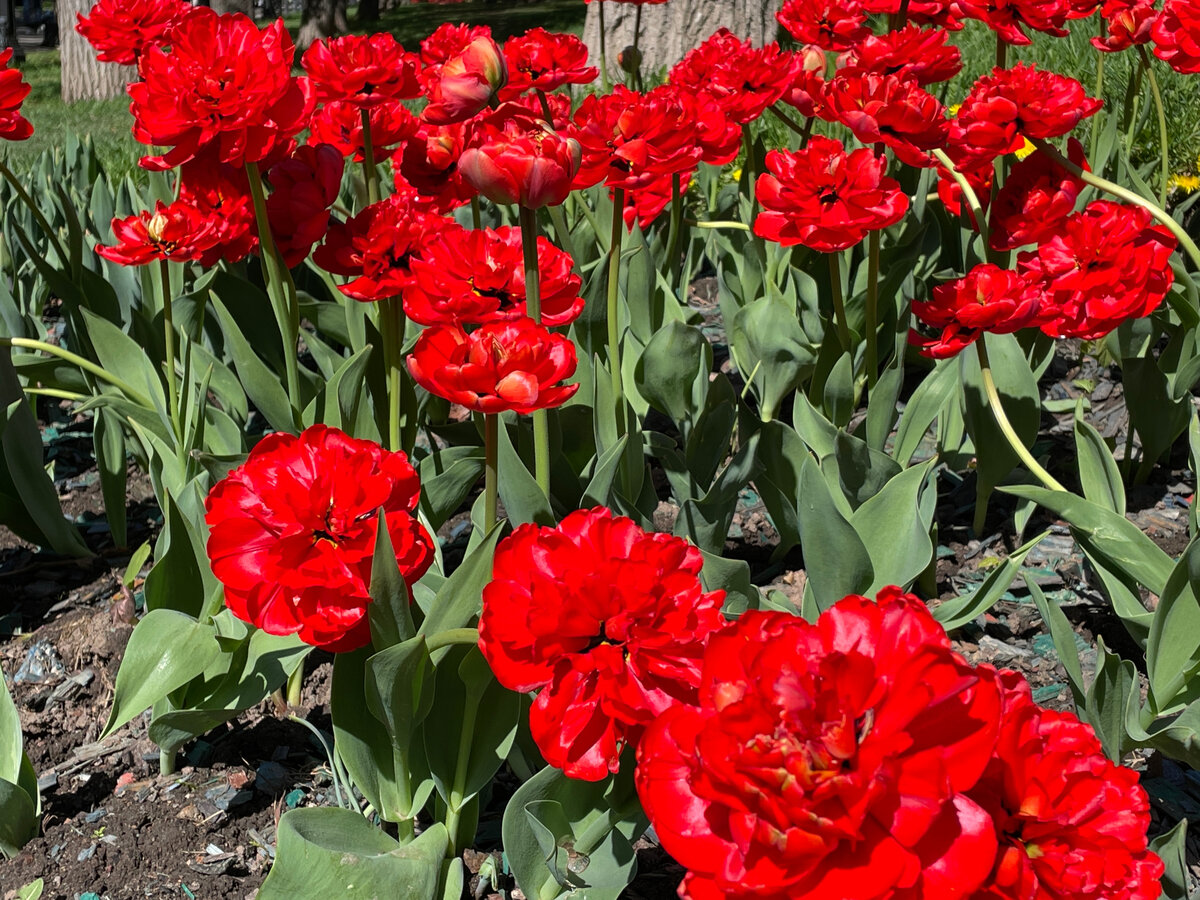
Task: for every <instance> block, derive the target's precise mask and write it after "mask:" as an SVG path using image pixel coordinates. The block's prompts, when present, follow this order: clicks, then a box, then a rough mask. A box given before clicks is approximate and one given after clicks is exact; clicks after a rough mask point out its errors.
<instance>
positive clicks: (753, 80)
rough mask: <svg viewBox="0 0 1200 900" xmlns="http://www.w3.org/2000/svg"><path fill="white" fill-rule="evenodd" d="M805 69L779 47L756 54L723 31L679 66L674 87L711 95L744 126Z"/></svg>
mask: <svg viewBox="0 0 1200 900" xmlns="http://www.w3.org/2000/svg"><path fill="white" fill-rule="evenodd" d="M801 65H803V62H802V60H801V59H800V58H799V57H797V56H796V55H795V54H793V53H788V52H785V51H782V50H780V49H779V45H778V44H775V43H770V44H767V46H765V47H762V48H761V49H755V48H754V47H752V46H751V45H750V42H749V41H742V40H740V39H739V38H738V37H737V36H736V35H735V34H733V33H731V32H730V31H729V30H728V29H725V28H721V29H718V30H717V31H716V32H715V33H714V34H713V35H712V37H710V38H709V39H708V40H706V41H705V42H704V43H703V44H701V45H700V46H699V47H696V48H695V49H694V50H691V51H689V52H688V53H687V55H686V56H684V57H683V59H682V60H680V61H679V62H678V63H676V64H675V66H674V67H673V68H672V69H671V73H670V82H671V84H674V85H677V86H678V87H682V88H685V89H687V90H689V91H692V92H695V93H702V94H708V95H709V96H711V97H712V98H713V99H714V100H716V102H717V105H718V106H719V107H720V109H721V111H722V112H723V113H724V114H725V115H726V116H727V117H728V118H729V120H730V121H731V122H733V123H735V124H737V125H744V124H745V123H747V122H749V121H751V120H753V119H757V118H758V117H759V116H761V115H762V114H763V112H764V111H765V110H766V108H767V107H768V106H771V105H772V104H774V103H775V102H776V101H777V100H779V98H780V97H782V96H783V93H784V91H786V90H787V89H788V87H789V85H790V84H791V82H792V81H793V80H794V79H795V77H796V73H797V71H798V70H799V68H800V66H801Z"/></svg>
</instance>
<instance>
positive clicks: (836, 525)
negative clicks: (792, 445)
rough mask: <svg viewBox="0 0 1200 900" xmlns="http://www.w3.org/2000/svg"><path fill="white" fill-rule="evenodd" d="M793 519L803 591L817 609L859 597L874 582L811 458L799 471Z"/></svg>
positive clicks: (862, 552)
mask: <svg viewBox="0 0 1200 900" xmlns="http://www.w3.org/2000/svg"><path fill="white" fill-rule="evenodd" d="M797 520H798V524H799V529H800V549H801V551H802V552H803V553H804V571H805V573H806V574H807V576H808V583H807V587H806V590H808V591H811V592H812V596H813V599H814V600H815V602H816V605H817V608H818V609H819V610H821V611H824V610H827V609H829V608H830V607H831V606H833V604H835V603H836V602H837V601H839V600H841V599H842V598H843V597H845V596H846V595H847V594H861V593H862V592H863V591H865V590H867V589H868V588H869V587H870V586H871V583H872V581H874V569H873V568H872V566H871V557H870V554H869V553H868V552H867V548H866V547H865V546H863V542H862V540H861V539H860V538H859V536H858V534H857V533H856V532H855V530H854V526H852V525H851V524H850V523H849V522H847V521H846V519H845V518H844V517H843V516H842V514H841V513H840V512H839V511H838V509H837V506H836V505H835V504H834V502H833V497H832V496H831V495H830V493H829V487H828V486H827V485H826V483H825V478H824V477H823V476H822V475H821V471H820V469H819V468H818V467H817V463H816V460H814V459H813V458H812V457H811V456H808V457H806V458H805V460H804V463H803V464H802V466H801V468H800V485H799V496H798V497H797Z"/></svg>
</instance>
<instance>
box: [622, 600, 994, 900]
mask: <svg viewBox="0 0 1200 900" xmlns="http://www.w3.org/2000/svg"><path fill="white" fill-rule="evenodd" d="M1000 708H1001V704H1000V693H999V690H998V688H997V685H996V679H995V676H994V675H993V674H992V673H991V672H990V671H988V670H972V669H971V667H970V666H969V665H968V664H967V663H966V662H965V661H963V660H962V658H961V657H959V656H957V655H956V654H955V653H954V652H953V651H952V650H951V649H950V641H949V639H948V638H947V637H946V633H945V631H943V630H942V628H941V626H940V625H938V623H937V622H935V621H934V620H933V617H932V616H931V615H930V614H929V612H928V610H927V609H926V608H925V606H924V604H923V603H921V602H920V601H919V600H917V599H916V598H915V597H912V596H909V595H903V594H901V593H900V591H899V589H898V588H890V589H887V590H885V591H883V592H882V593H881V594H880V596H879V600H878V602H877V603H876V602H873V601H871V600H868V599H867V598H865V597H847V598H846V599H845V600H842V601H841V602H840V603H838V604H837V605H836V606H834V607H833V608H832V609H831V610H829V611H827V612H826V613H824V614H823V615H822V616H821V617H820V619H819V620H818V621H817V623H816V624H809V623H807V622H805V621H804V620H802V619H800V618H797V617H796V616H792V615H788V614H786V613H774V612H771V613H767V612H748V613H745V614H744V615H743V616H742V617H741V618H740V619H739V620H738V621H737V622H736V623H735V624H734V625H732V626H731V627H730V628H729V629H728V630H726V631H724V632H722V633H719V634H717V635H714V636H713V637H711V638H710V639H709V643H708V649H707V652H706V653H705V654H704V660H703V669H702V675H701V680H700V696H699V701H698V702H697V703H696V704H695V705H691V706H685V705H679V706H675V707H673V708H671V709H668V710H667V711H665V712H664V713H663V714H661V715H660V716H659V717H658V718H657V719H656V721H655V722H654V723H653V724H651V725H650V727H649V728H648V729H647V731H646V734H645V736H644V737H643V738H642V742H641V744H640V746H639V747H638V769H637V786H638V794H639V796H640V797H641V799H642V804H643V806H644V807H645V809H646V812H647V814H648V815H649V817H650V820H651V822H652V823H653V824H654V828H655V832H656V833H657V834H658V837H659V839H660V840H661V841H662V844H663V847H664V848H665V849H666V850H667V851H668V852H670V853H671V855H672V856H674V857H675V859H676V860H678V861H679V862H680V863H682V864H683V865H684V866H685V867H686V868H687V869H688V876H687V878H686V879H685V880H684V883H683V885H682V886H681V889H680V895H681V896H682V897H686V898H692V900H702V898H703V900H709V898H713V900H716V898H720V897H726V898H734V897H756V898H772V900H774V898H779V900H784V898H789V900H790V898H798V897H812V898H825V897H854V898H857V900H874V898H880V900H883V898H887V900H893V898H905V900H908V898H911V900H923V898H931V897H961V896H963V895H964V894H965V893H967V892H969V891H970V890H972V889H973V888H975V887H977V886H979V885H980V884H982V883H983V881H984V879H985V878H986V877H987V876H988V874H989V871H990V869H991V860H992V859H993V857H994V855H995V850H996V837H995V832H994V829H993V827H992V823H991V821H990V820H989V818H988V816H987V815H986V814H985V813H984V811H983V810H982V809H981V808H980V807H979V806H977V805H976V804H975V803H973V802H972V801H970V800H968V799H967V798H966V796H965V792H966V791H967V790H968V789H969V788H971V787H972V786H974V785H975V784H976V783H977V782H978V781H979V778H980V776H981V775H982V774H983V772H984V770H985V769H986V768H987V765H988V762H989V759H990V758H991V755H992V749H993V747H994V746H995V742H996V734H997V727H998V722H999V716H1000Z"/></svg>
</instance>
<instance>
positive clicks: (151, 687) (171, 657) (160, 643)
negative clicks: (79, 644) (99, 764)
mask: <svg viewBox="0 0 1200 900" xmlns="http://www.w3.org/2000/svg"><path fill="white" fill-rule="evenodd" d="M220 653H221V645H220V644H219V643H217V638H216V633H215V632H214V630H213V627H212V626H211V625H208V624H205V623H202V622H197V621H196V620H195V619H194V618H192V617H191V616H189V615H186V614H184V613H181V612H176V611H175V610H173V609H152V610H150V612H148V613H146V615H145V616H143V617H142V620H141V621H140V622H138V623H137V627H135V628H134V629H133V634H131V635H130V636H129V643H128V644H127V645H126V647H125V656H124V658H123V659H122V660H121V668H120V669H118V670H117V681H116V685H115V687H114V688H113V706H112V710H111V711H110V712H109V714H108V723H107V724H106V725H105V726H104V731H103V732H101V735H100V736H101V738H104V737H107V736H108V735H110V734H112V733H113V732H114V731H116V730H117V729H118V728H120V727H121V726H122V725H124V724H125V723H126V722H128V721H129V720H130V719H132V718H133V717H134V716H136V715H138V714H140V713H141V712H142V711H143V710H144V709H146V708H147V707H149V706H152V705H153V704H155V703H157V702H158V701H159V700H161V699H163V698H164V697H166V696H167V695H168V694H170V693H171V692H172V691H174V690H176V689H177V688H180V687H182V686H183V685H185V684H187V683H188V682H189V681H191V680H192V679H193V678H195V677H196V676H197V675H199V674H200V673H202V672H203V671H204V670H205V669H206V668H207V667H208V665H209V663H211V662H212V661H213V660H214V659H216V658H217V656H218V655H219V654H220Z"/></svg>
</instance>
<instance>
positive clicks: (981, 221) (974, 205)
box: [931, 147, 991, 252]
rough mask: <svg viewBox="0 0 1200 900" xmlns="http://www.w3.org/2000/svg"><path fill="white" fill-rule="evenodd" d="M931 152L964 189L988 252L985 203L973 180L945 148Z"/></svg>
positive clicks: (961, 189)
mask: <svg viewBox="0 0 1200 900" xmlns="http://www.w3.org/2000/svg"><path fill="white" fill-rule="evenodd" d="M931 152H932V153H933V156H934V158H935V159H936V160H937V161H938V162H940V163H941V164H942V167H943V168H945V170H946V171H947V172H949V173H950V177H951V178H953V179H954V181H955V183H956V184H957V185H958V189H959V190H960V191H962V194H963V197H964V198H965V199H966V201H967V205H968V206H969V207H971V214H972V216H974V218H975V227H976V229H978V231H979V236H980V237H982V238H983V246H984V248H985V252H987V251H988V250H990V248H991V242H990V240H989V237H988V226H987V218H986V217H985V216H984V214H983V205H982V204H981V203H980V202H979V197H978V196H977V195H976V194H975V189H974V188H973V187H971V182H969V181H967V178H966V176H965V175H963V174H962V172H960V171H958V169H956V168H954V161H953V160H951V159H950V157H949V156H947V155H946V151H945V150H940V149H938V148H936V147H935V148H934V149H933V150H932V151H931Z"/></svg>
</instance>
